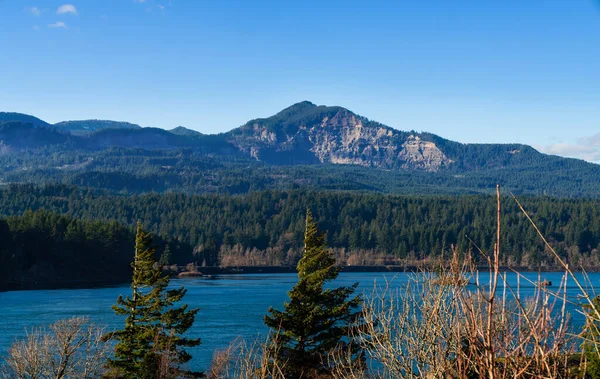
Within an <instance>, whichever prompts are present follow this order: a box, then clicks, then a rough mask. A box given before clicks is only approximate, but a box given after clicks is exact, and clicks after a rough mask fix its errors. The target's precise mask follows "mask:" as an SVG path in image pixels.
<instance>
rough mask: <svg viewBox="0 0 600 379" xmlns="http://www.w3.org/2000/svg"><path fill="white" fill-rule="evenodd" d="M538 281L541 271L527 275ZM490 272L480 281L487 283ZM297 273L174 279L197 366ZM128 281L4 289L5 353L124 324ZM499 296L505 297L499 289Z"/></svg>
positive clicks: (397, 277)
mask: <svg viewBox="0 0 600 379" xmlns="http://www.w3.org/2000/svg"><path fill="white" fill-rule="evenodd" d="M408 275H410V274H405V273H398V274H391V273H385V274H384V273H341V274H340V276H339V278H338V279H337V280H336V281H335V282H334V283H333V285H335V286H337V285H350V284H352V283H354V282H359V287H358V291H359V292H360V293H365V295H366V296H368V295H369V294H370V293H371V292H372V291H373V285H374V281H375V280H376V281H377V282H378V283H380V284H381V283H384V282H385V280H388V281H392V286H393V287H401V286H402V285H403V284H405V283H406V282H407V280H408ZM524 275H526V276H527V277H528V278H530V279H532V280H535V281H537V278H538V274H537V273H525V274H524ZM486 277H487V276H486V275H485V274H482V275H481V276H480V282H481V283H486ZM541 277H542V279H547V280H550V281H552V283H553V287H551V289H552V288H556V287H558V284H559V283H560V281H561V278H562V274H560V273H542V274H541ZM296 279H297V277H296V275H295V274H247V275H222V276H218V277H216V278H214V279H205V278H193V279H181V280H174V281H172V284H173V285H175V286H179V285H184V286H185V287H186V288H187V289H188V293H187V295H186V297H185V298H184V301H185V302H186V303H188V304H190V306H191V307H193V308H200V312H199V313H198V315H197V316H196V323H195V324H194V326H193V328H192V330H191V333H190V335H191V336H193V337H200V338H202V344H201V345H200V346H199V347H197V348H195V349H193V350H192V351H191V352H192V355H193V356H194V360H193V362H192V366H193V368H194V369H199V370H201V369H205V368H207V367H208V365H209V363H210V360H211V358H212V355H213V352H214V350H215V349H219V348H225V347H226V346H227V345H229V343H231V342H232V341H234V340H235V339H236V338H238V337H243V338H250V339H252V338H255V337H257V336H258V335H259V334H263V335H264V333H265V332H266V331H267V329H266V327H265V326H264V324H263V316H264V315H265V313H266V312H267V309H268V308H269V307H270V306H273V307H275V308H278V309H282V308H283V302H284V301H286V300H287V291H289V290H290V289H291V288H292V286H293V285H294V284H295V283H296ZM590 279H591V282H592V284H593V285H594V286H595V287H596V288H600V274H590ZM508 281H509V283H511V285H513V286H514V287H516V283H517V281H516V275H515V274H512V275H511V274H509V276H508ZM568 283H569V285H568V296H569V298H570V299H571V300H573V301H575V302H576V301H578V299H577V295H578V294H579V290H578V289H577V288H576V286H575V284H574V283H573V281H572V280H571V281H569V282H568ZM533 292H534V287H533V286H532V285H531V284H529V285H527V284H526V283H525V282H524V281H521V294H522V296H529V295H531V294H532V293H533ZM129 293H130V289H129V286H128V285H123V286H116V287H104V288H93V289H64V290H36V291H11V292H3V293H0V304H1V305H0V317H1V320H2V321H1V322H0V355H1V354H3V353H4V352H5V351H6V349H8V347H9V346H10V344H11V343H12V342H13V341H14V340H15V339H16V338H20V337H22V336H23V335H24V334H25V329H26V328H31V327H34V326H39V325H45V324H49V323H51V322H53V321H56V320H59V319H62V318H68V317H72V316H87V317H89V318H90V319H91V320H93V321H94V322H97V323H99V324H104V325H106V326H107V328H108V329H109V330H114V329H118V328H120V327H122V325H123V318H121V317H118V316H116V315H115V314H114V312H113V311H112V310H111V305H112V304H114V303H115V300H116V299H117V297H118V296H119V294H123V295H128V294H129ZM499 295H500V296H501V295H502V291H500V293H499ZM569 308H570V310H571V313H572V316H573V319H572V324H574V325H580V324H581V323H582V322H583V319H582V316H581V315H579V314H577V313H576V312H573V311H574V309H575V306H574V305H570V306H569Z"/></svg>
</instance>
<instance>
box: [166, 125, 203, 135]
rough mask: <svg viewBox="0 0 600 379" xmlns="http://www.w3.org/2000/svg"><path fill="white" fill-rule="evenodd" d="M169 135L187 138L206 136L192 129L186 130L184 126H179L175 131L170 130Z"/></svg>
mask: <svg viewBox="0 0 600 379" xmlns="http://www.w3.org/2000/svg"><path fill="white" fill-rule="evenodd" d="M169 133H172V134H175V135H178V136H187V137H200V136H203V135H204V134H202V133H200V132H197V131H195V130H192V129H188V128H184V127H183V126H178V127H176V128H174V129H171V130H169Z"/></svg>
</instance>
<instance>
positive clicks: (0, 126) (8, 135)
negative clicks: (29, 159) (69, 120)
mask: <svg viewBox="0 0 600 379" xmlns="http://www.w3.org/2000/svg"><path fill="white" fill-rule="evenodd" d="M69 141H70V137H69V136H68V135H66V134H62V133H59V132H57V131H56V130H55V129H53V128H51V127H38V126H35V125H34V124H31V123H27V124H23V123H21V122H8V121H5V122H3V123H0V152H2V153H9V152H12V151H15V150H18V149H25V148H29V149H31V148H34V149H35V148H40V147H44V146H52V145H63V146H64V145H66V144H67V143H68V142H69Z"/></svg>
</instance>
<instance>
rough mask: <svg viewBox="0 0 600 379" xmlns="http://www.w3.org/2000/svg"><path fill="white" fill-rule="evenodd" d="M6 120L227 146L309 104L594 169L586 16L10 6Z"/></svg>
mask: <svg viewBox="0 0 600 379" xmlns="http://www.w3.org/2000/svg"><path fill="white" fill-rule="evenodd" d="M0 51H1V53H0V110H5V111H16V112H24V113H29V114H33V115H35V116H38V117H40V118H42V119H44V120H46V121H49V122H57V121H61V120H69V119H71V120H72V119H89V118H100V119H113V120H124V121H130V122H134V123H138V124H140V125H143V126H157V127H163V128H172V127H175V126H177V125H183V126H186V127H189V128H192V129H196V130H199V131H202V132H204V133H216V132H223V131H227V130H229V129H232V128H234V127H236V126H239V125H241V124H243V123H245V122H246V121H247V120H249V119H251V118H255V117H266V116H269V115H272V114H274V113H276V112H277V111H279V110H281V109H283V108H285V107H287V106H289V105H291V104H293V103H296V102H299V101H302V100H310V101H312V102H314V103H317V104H326V105H341V106H344V107H346V108H349V109H351V110H352V111H354V112H356V113H358V114H361V115H363V116H366V117H368V118H370V119H374V120H377V121H380V122H382V123H385V124H387V125H390V126H392V127H394V128H397V129H402V130H411V129H414V130H418V131H429V132H433V133H436V134H439V135H441V136H443V137H446V138H449V139H453V140H457V141H460V142H500V143H506V142H521V143H527V144H530V145H533V146H535V147H537V148H538V149H540V150H542V151H545V152H551V153H555V154H559V155H565V156H574V157H579V158H583V159H586V160H590V161H600V3H599V2H598V1H592V0H561V1H559V0H528V1H523V0H502V1H500V0H496V1H493V0H469V1H461V0H457V1H450V0H436V1H434V0H396V1H379V0H369V1H367V0H364V1H352V0H346V1H336V0H329V1H328V0H321V1H312V0H304V1H275V0H273V1H261V0H253V1H246V0H244V1H229V0H210V1H209V0H186V1H183V0H145V1H142V0H137V1H136V0H111V1H104V0H103V1H101V0H81V1H78V0H69V1H68V2H65V1H53V0H33V1H23V0H0Z"/></svg>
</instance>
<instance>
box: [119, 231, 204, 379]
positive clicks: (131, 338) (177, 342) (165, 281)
mask: <svg viewBox="0 0 600 379" xmlns="http://www.w3.org/2000/svg"><path fill="white" fill-rule="evenodd" d="M152 240H153V237H152V235H151V234H150V233H148V232H145V231H143V230H142V226H141V224H140V223H139V222H138V224H137V233H136V239H135V254H134V260H133V263H132V268H133V277H132V282H131V290H132V294H131V296H130V297H129V296H128V297H125V298H123V296H122V295H121V296H119V298H118V299H117V305H114V306H113V309H114V310H115V312H116V313H117V315H121V316H126V319H125V328H124V329H123V330H120V331H117V332H114V333H113V334H112V335H111V337H112V338H113V339H114V340H116V341H117V344H116V345H115V354H114V358H113V359H111V360H110V361H109V365H110V366H111V367H112V368H113V369H115V374H116V375H117V376H118V377H121V378H170V377H180V376H182V375H189V376H199V375H200V374H198V373H191V372H185V371H183V370H181V368H180V365H181V364H183V363H185V362H188V361H189V360H190V359H191V356H190V354H189V353H188V352H187V351H186V350H185V348H186V347H193V346H197V345H198V344H200V339H190V338H185V337H183V336H182V335H183V334H184V333H185V332H186V331H187V330H188V329H189V328H190V327H191V326H192V324H193V323H194V318H195V316H196V313H197V312H198V310H197V309H192V310H190V309H188V306H187V305H182V306H180V307H176V306H175V303H177V302H179V301H180V300H181V299H182V298H183V296H184V295H185V293H186V290H185V289H184V288H183V287H181V288H177V289H167V287H168V286H169V276H168V275H165V274H163V272H162V269H161V268H160V267H159V265H158V264H157V263H156V248H155V246H154V245H153V244H152Z"/></svg>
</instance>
